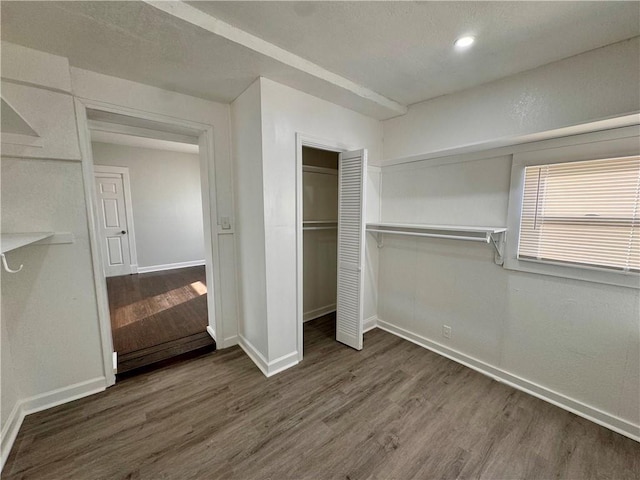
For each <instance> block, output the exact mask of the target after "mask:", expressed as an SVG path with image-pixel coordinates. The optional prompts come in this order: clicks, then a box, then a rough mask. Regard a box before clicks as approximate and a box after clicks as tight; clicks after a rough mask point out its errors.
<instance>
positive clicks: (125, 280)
mask: <svg viewBox="0 0 640 480" xmlns="http://www.w3.org/2000/svg"><path fill="white" fill-rule="evenodd" d="M107 290H108V293H109V310H110V312H111V331H112V335H113V348H114V350H115V351H116V352H118V373H122V372H126V371H129V370H132V369H135V368H139V367H142V366H145V365H149V364H152V363H155V362H159V361H162V360H166V359H167V358H171V357H173V356H176V355H180V354H184V353H186V352H190V351H193V350H197V349H201V348H205V347H210V348H212V349H215V342H214V341H213V339H212V338H211V337H210V336H209V334H208V333H207V332H206V328H207V325H208V317H207V296H206V292H207V287H206V278H205V267H204V266H202V267H189V268H181V269H177V270H167V271H162V272H153V273H143V274H139V275H123V276H118V277H109V278H107Z"/></svg>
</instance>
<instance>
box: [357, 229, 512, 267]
mask: <svg viewBox="0 0 640 480" xmlns="http://www.w3.org/2000/svg"><path fill="white" fill-rule="evenodd" d="M506 231H507V229H506V227H477V226H464V225H423V224H411V223H368V224H367V232H370V233H374V234H376V236H377V241H378V248H382V247H383V245H384V244H383V242H382V234H385V233H388V234H392V235H411V236H414V237H430V238H444V239H449V240H465V241H472V242H483V243H487V244H490V245H493V247H494V248H495V250H496V255H495V262H496V263H497V264H498V265H502V263H503V253H504V242H505V236H506V235H505V233H506Z"/></svg>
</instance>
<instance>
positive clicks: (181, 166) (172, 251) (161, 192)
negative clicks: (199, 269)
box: [92, 142, 204, 267]
mask: <svg viewBox="0 0 640 480" xmlns="http://www.w3.org/2000/svg"><path fill="white" fill-rule="evenodd" d="M92 146H93V162H94V164H95V165H111V166H118V167H127V168H128V169H129V176H130V181H131V201H132V204H133V205H132V207H133V220H134V224H135V242H136V250H137V254H138V267H154V266H162V265H167V264H173V263H182V262H197V261H201V262H203V263H204V231H203V224H202V194H201V191H202V189H201V186H200V158H199V156H198V155H196V154H191V153H182V152H170V151H165V150H157V149H150V148H140V147H131V146H127V145H116V144H113V143H101V142H93V143H92Z"/></svg>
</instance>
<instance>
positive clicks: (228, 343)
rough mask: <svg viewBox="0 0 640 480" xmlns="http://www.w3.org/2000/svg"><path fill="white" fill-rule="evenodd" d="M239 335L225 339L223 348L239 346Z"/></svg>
mask: <svg viewBox="0 0 640 480" xmlns="http://www.w3.org/2000/svg"><path fill="white" fill-rule="evenodd" d="M238 342H239V339H238V335H232V336H230V337H227V338H225V339H224V345H223V346H222V347H221V348H229V347H234V346H236V345H238Z"/></svg>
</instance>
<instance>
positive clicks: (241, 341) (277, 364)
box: [238, 335, 298, 378]
mask: <svg viewBox="0 0 640 480" xmlns="http://www.w3.org/2000/svg"><path fill="white" fill-rule="evenodd" d="M238 345H240V348H242V350H244V353H246V354H247V356H248V357H249V358H250V359H251V360H252V361H253V363H255V364H256V366H257V367H258V368H259V369H260V371H261V372H262V373H263V375H264V376H265V377H267V378H268V377H271V376H273V375H275V374H277V373H280V372H282V371H283V370H286V369H287V368H291V367H293V366H294V365H297V364H298V352H297V351H296V352H291V353H288V354H286V355H283V356H281V357H279V358H276V359H275V360H272V361H271V362H269V361H267V359H266V358H264V356H263V355H262V354H261V353H260V352H259V351H258V349H257V348H256V347H254V346H253V344H252V343H251V342H250V341H249V340H247V339H246V338H244V337H243V336H242V335H238Z"/></svg>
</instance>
